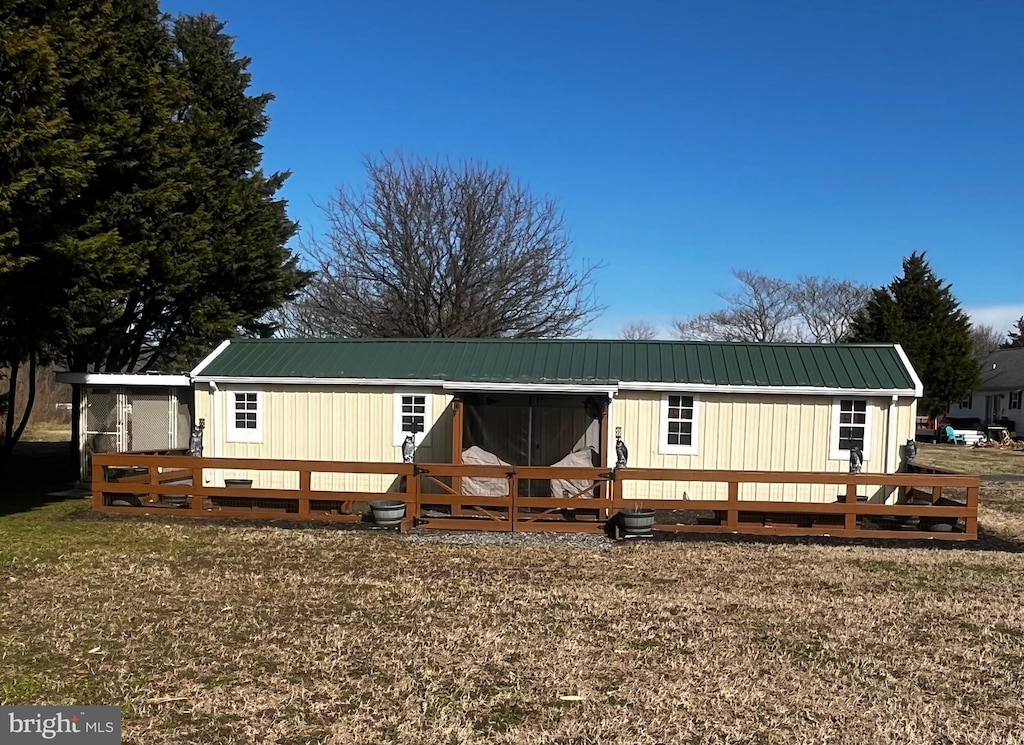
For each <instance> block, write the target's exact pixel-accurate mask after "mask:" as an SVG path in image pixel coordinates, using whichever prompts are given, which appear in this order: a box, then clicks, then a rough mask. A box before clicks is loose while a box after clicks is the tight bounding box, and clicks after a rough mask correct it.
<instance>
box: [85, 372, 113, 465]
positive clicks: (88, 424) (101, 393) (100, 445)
mask: <svg viewBox="0 0 1024 745" xmlns="http://www.w3.org/2000/svg"><path fill="white" fill-rule="evenodd" d="M119 420H120V417H119V415H118V406H117V389H115V388H89V389H88V390H87V391H86V416H85V435H86V438H85V439H86V447H87V448H88V450H89V451H90V452H94V453H116V452H117V451H118V435H119V434H120V432H121V428H120V421H119Z"/></svg>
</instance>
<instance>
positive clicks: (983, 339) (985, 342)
mask: <svg viewBox="0 0 1024 745" xmlns="http://www.w3.org/2000/svg"><path fill="white" fill-rule="evenodd" d="M1005 341H1006V334H1000V333H999V332H998V331H996V330H995V329H994V328H993V327H992V326H975V325H973V324H972V325H971V351H972V352H973V353H974V359H975V360H977V361H978V364H979V365H980V364H981V363H982V362H984V361H985V359H986V358H987V357H988V356H989V355H990V354H992V353H993V352H994V351H996V350H997V349H999V347H1000V346H1001V345H1002V344H1003V342H1005Z"/></svg>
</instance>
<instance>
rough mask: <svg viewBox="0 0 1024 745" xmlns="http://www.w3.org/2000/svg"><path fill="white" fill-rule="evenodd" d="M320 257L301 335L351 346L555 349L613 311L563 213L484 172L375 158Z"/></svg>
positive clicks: (297, 318)
mask: <svg viewBox="0 0 1024 745" xmlns="http://www.w3.org/2000/svg"><path fill="white" fill-rule="evenodd" d="M365 166H366V173H367V176H368V179H369V184H368V187H367V188H366V189H365V191H363V192H356V191H351V190H349V189H346V188H341V189H339V191H338V193H337V195H336V196H335V197H334V199H333V200H332V201H331V202H330V203H329V204H328V205H327V206H326V207H325V208H324V214H325V215H326V217H327V220H328V225H329V227H328V230H327V233H326V235H325V236H324V238H323V239H322V240H314V241H313V242H312V245H311V246H310V247H309V249H308V252H309V254H310V255H311V257H312V258H313V259H314V261H315V262H316V264H317V269H318V271H317V273H316V275H315V276H314V278H313V279H312V280H311V281H310V283H309V285H308V287H307V288H306V290H305V292H304V293H303V295H302V296H301V297H300V299H299V301H298V302H297V303H296V306H295V308H294V309H293V311H292V313H293V315H294V317H293V318H292V319H290V321H291V322H292V323H291V326H292V328H293V330H295V331H296V332H297V333H301V334H304V335H311V336H344V337H399V336H404V337H488V336H507V337H555V336H573V335H575V334H578V333H579V332H580V331H582V330H583V328H584V327H585V326H586V325H587V324H588V323H589V322H590V320H591V319H592V318H594V317H595V316H596V315H597V314H598V313H599V312H600V310H601V308H599V307H598V306H597V304H596V302H595V299H594V293H593V290H594V277H593V272H594V269H595V267H594V266H591V267H589V268H587V267H585V266H584V267H583V268H578V266H579V265H578V264H576V262H575V260H574V259H573V256H572V252H571V241H570V238H569V233H568V231H567V230H566V228H565V225H564V222H563V218H562V213H561V211H560V210H559V208H558V205H557V203H556V202H555V201H554V200H552V199H546V198H538V197H535V196H533V194H531V192H530V190H529V189H528V188H527V187H526V186H524V185H522V184H521V183H519V182H517V181H514V180H513V179H512V177H511V175H510V174H509V173H508V171H506V170H504V169H501V168H497V169H496V168H489V167H487V166H486V165H485V164H482V163H461V164H458V165H453V164H450V163H438V162H429V161H426V160H423V159H419V158H405V157H403V156H400V155H399V156H396V157H391V158H389V157H383V158H380V159H378V160H374V159H370V158H368V159H367V160H366V162H365Z"/></svg>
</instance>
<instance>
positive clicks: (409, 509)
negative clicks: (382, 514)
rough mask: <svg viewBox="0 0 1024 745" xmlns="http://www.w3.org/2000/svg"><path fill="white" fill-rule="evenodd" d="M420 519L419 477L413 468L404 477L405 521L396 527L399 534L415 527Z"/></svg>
mask: <svg viewBox="0 0 1024 745" xmlns="http://www.w3.org/2000/svg"><path fill="white" fill-rule="evenodd" d="M419 517H420V475H419V469H418V468H417V467H416V466H413V467H412V469H411V470H410V472H409V474H408V475H407V476H406V477H405V520H403V521H402V524H401V525H399V526H398V530H399V532H400V533H404V532H405V531H406V530H408V529H409V528H415V527H416V521H417V520H418V519H419Z"/></svg>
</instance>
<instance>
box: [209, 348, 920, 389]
mask: <svg viewBox="0 0 1024 745" xmlns="http://www.w3.org/2000/svg"><path fill="white" fill-rule="evenodd" d="M193 375H194V376H195V377H197V378H200V379H204V378H206V379H222V378H256V379H289V378H290V379H296V378H298V379H333V380H340V379H362V380H367V379H369V380H396V381H400V380H410V381H411V380H417V381H447V382H462V383H517V384H528V383H540V384H566V385H569V384H571V385H609V386H614V385H617V384H619V383H631V382H633V383H673V384H691V385H717V386H758V387H760V386H798V387H809V388H828V389H836V390H843V389H858V390H880V391H896V390H899V391H914V389H915V383H916V381H915V376H914V374H913V373H912V371H911V370H909V369H908V366H907V364H905V363H904V361H903V359H902V358H901V356H900V354H899V352H898V351H897V348H896V347H895V345H891V344H889V345H843V344H744V343H729V342H723V343H715V342H695V341H594V340H589V339H558V340H555V339H240V340H232V341H231V343H230V344H228V345H227V346H226V347H224V348H223V349H222V350H221V351H220V353H219V354H215V355H213V356H212V359H208V360H207V361H205V362H204V363H201V364H200V366H199V367H198V368H196V370H194V371H193Z"/></svg>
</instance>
